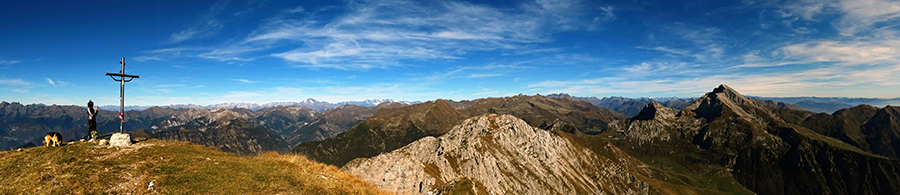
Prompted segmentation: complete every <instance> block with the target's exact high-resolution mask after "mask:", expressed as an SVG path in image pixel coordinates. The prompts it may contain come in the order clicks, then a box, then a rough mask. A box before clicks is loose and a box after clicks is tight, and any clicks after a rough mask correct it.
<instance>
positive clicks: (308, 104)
mask: <svg viewBox="0 0 900 195" xmlns="http://www.w3.org/2000/svg"><path fill="white" fill-rule="evenodd" d="M384 102H396V103H400V104H418V103H421V102H420V101H406V100H394V99H389V98H388V99H367V100H363V101H343V102H337V103H330V102H326V101H318V100H315V99H312V98H308V99H306V100H304V101H301V102H269V103H264V104H257V103H248V102H230V103H220V104H212V105H206V106H201V105H195V104H173V105H161V106H159V107H161V108H172V109H207V110H215V109H217V108H226V109H231V108H243V109H248V110H251V111H258V110H262V109H265V108H271V107H278V106H283V107H287V106H300V107H305V108H309V109H311V110H315V111H316V112H323V111H325V110H328V109H332V108H335V107H338V106H343V105H357V106H367V107H374V106H377V105H378V104H381V103H384ZM152 107H154V106H125V110H126V111H129V110H137V111H141V110H146V109H148V108H152ZM100 109H102V110H112V111H116V110H119V105H105V106H101V107H100Z"/></svg>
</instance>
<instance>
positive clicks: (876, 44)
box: [781, 40, 900, 65]
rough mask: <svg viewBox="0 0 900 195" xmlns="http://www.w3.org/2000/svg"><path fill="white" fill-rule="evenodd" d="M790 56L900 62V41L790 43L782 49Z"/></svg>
mask: <svg viewBox="0 0 900 195" xmlns="http://www.w3.org/2000/svg"><path fill="white" fill-rule="evenodd" d="M781 50H782V51H784V53H785V55H786V56H787V57H789V58H800V59H804V60H807V61H812V62H840V63H842V64H851V65H860V64H875V63H886V62H887V63H897V62H900V41H897V40H880V41H871V42H870V41H848V42H837V41H817V42H808V43H802V44H794V45H788V46H785V47H783V48H782V49H781Z"/></svg>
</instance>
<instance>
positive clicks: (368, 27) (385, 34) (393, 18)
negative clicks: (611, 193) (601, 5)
mask: <svg viewBox="0 0 900 195" xmlns="http://www.w3.org/2000/svg"><path fill="white" fill-rule="evenodd" d="M580 4H581V2H578V1H537V2H529V3H523V4H522V5H520V6H519V7H518V9H513V10H509V9H498V8H494V7H489V6H485V5H477V4H471V3H465V2H456V1H447V2H435V3H427V2H425V3H423V2H414V1H377V2H351V3H349V6H348V12H347V13H346V14H343V15H339V16H335V17H333V18H330V19H327V20H312V19H310V18H317V17H318V16H317V15H316V13H315V12H307V11H305V10H304V12H302V13H299V15H298V12H283V13H284V14H282V15H279V16H277V17H274V18H272V19H270V20H269V22H268V23H266V24H264V25H263V27H262V28H260V29H258V30H256V31H255V32H254V33H252V34H250V35H249V36H248V37H247V38H246V39H245V41H244V43H242V44H248V45H249V44H250V43H254V44H263V45H266V44H274V43H284V42H288V43H302V44H295V45H290V46H288V47H295V48H296V49H293V50H290V51H286V52H280V53H275V54H272V55H271V56H273V57H277V58H281V59H284V60H286V61H289V62H295V63H298V64H299V65H297V67H304V68H337V69H369V68H385V67H390V66H397V65H402V64H403V63H399V62H400V61H403V60H428V59H459V58H463V56H464V55H463V54H465V53H467V52H470V51H487V50H514V49H524V48H526V44H529V43H539V42H548V41H551V39H550V36H549V35H551V34H553V33H556V32H559V31H562V30H568V29H576V28H586V27H587V24H589V22H584V20H583V19H585V18H582V17H580V16H581V15H582V13H583V11H585V10H583V7H582V6H579V5H580ZM607 11H609V12H610V14H611V12H612V10H611V9H607ZM288 13H290V14H288ZM588 20H589V19H588ZM336 64H341V65H336Z"/></svg>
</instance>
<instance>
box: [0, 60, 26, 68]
mask: <svg viewBox="0 0 900 195" xmlns="http://www.w3.org/2000/svg"><path fill="white" fill-rule="evenodd" d="M21 62H22V61H20V60H3V59H0V66H3V65H13V64H18V63H21Z"/></svg>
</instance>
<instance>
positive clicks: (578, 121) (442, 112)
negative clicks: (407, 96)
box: [293, 95, 625, 166]
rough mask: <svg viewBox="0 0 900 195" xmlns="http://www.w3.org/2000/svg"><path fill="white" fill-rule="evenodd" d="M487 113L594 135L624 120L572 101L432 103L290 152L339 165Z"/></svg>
mask: <svg viewBox="0 0 900 195" xmlns="http://www.w3.org/2000/svg"><path fill="white" fill-rule="evenodd" d="M487 113H496V114H510V115H513V116H515V117H520V118H522V119H523V120H525V121H526V122H527V123H528V124H529V125H532V126H536V127H540V128H544V129H562V130H569V131H570V132H573V133H574V132H576V131H577V133H588V134H596V133H600V132H602V131H604V130H605V129H606V126H607V123H609V122H612V121H613V120H615V119H623V118H625V116H623V115H621V114H618V113H616V112H615V111H612V110H609V109H605V108H598V107H596V106H593V105H591V104H588V103H586V102H582V101H577V100H574V99H568V98H565V99H558V98H547V97H543V96H523V95H519V96H514V97H505V98H486V99H478V100H473V101H461V102H453V101H448V100H436V101H433V102H425V103H420V104H416V105H410V106H405V107H400V108H390V109H388V108H385V109H380V110H379V111H378V112H377V113H375V115H374V116H372V117H371V118H369V119H367V120H365V121H363V122H360V123H359V124H357V125H356V126H354V127H353V128H351V129H350V130H349V131H347V132H345V133H343V134H340V135H338V136H336V137H334V138H331V139H326V140H322V141H317V142H307V143H302V144H299V145H297V147H295V148H294V149H293V152H295V153H298V154H302V155H305V156H307V157H308V158H310V159H313V160H316V161H319V162H323V163H326V164H332V165H337V166H342V165H344V164H345V163H347V162H349V161H350V160H353V159H355V158H359V157H372V156H375V155H378V154H380V153H383V152H388V151H392V150H394V149H397V148H400V147H403V146H405V145H406V144H409V143H412V142H413V141H415V140H418V139H420V138H423V137H425V136H440V135H443V134H444V133H447V132H448V131H450V129H451V128H452V127H453V126H455V125H457V124H459V123H460V122H462V121H463V120H465V119H466V118H469V117H470V116H477V115H482V114H487Z"/></svg>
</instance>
